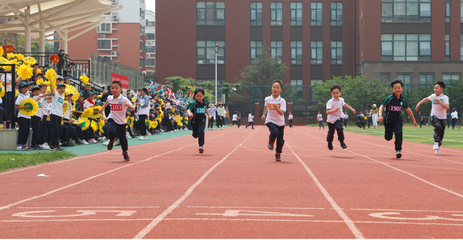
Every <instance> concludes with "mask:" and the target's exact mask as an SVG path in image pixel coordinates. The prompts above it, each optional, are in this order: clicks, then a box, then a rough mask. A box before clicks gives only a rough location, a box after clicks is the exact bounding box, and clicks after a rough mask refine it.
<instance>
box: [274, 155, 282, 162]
mask: <svg viewBox="0 0 463 240" xmlns="http://www.w3.org/2000/svg"><path fill="white" fill-rule="evenodd" d="M275 161H277V162H280V161H281V153H277V154H275Z"/></svg>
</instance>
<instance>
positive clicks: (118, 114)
mask: <svg viewBox="0 0 463 240" xmlns="http://www.w3.org/2000/svg"><path fill="white" fill-rule="evenodd" d="M107 102H108V103H109V104H111V112H110V113H109V116H108V118H111V119H113V120H114V122H116V123H117V124H119V125H123V124H127V119H126V118H125V113H126V112H127V106H126V104H127V103H130V104H131V102H130V101H129V99H127V98H126V97H124V96H122V94H121V95H119V97H118V98H116V99H114V95H109V96H108V100H107Z"/></svg>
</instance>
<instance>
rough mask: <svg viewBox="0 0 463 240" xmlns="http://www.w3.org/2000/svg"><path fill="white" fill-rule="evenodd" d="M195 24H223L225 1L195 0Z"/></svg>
mask: <svg viewBox="0 0 463 240" xmlns="http://www.w3.org/2000/svg"><path fill="white" fill-rule="evenodd" d="M196 25H225V2H196Z"/></svg>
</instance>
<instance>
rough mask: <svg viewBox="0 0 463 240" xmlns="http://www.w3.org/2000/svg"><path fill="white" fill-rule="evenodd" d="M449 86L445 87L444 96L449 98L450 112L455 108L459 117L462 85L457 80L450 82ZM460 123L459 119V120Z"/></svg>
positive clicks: (461, 107) (461, 104)
mask: <svg viewBox="0 0 463 240" xmlns="http://www.w3.org/2000/svg"><path fill="white" fill-rule="evenodd" d="M449 82H450V84H447V85H446V88H445V91H444V94H445V95H447V96H448V97H449V102H450V103H449V105H450V110H452V109H453V108H455V109H456V110H457V111H458V113H459V115H460V116H461V112H462V111H463V96H462V92H463V85H462V84H461V83H460V81H458V80H450V81H449ZM459 121H460V123H461V119H459Z"/></svg>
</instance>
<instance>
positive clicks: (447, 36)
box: [445, 34, 450, 61]
mask: <svg viewBox="0 0 463 240" xmlns="http://www.w3.org/2000/svg"><path fill="white" fill-rule="evenodd" d="M445 60H446V61H449V60H450V34H445Z"/></svg>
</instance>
